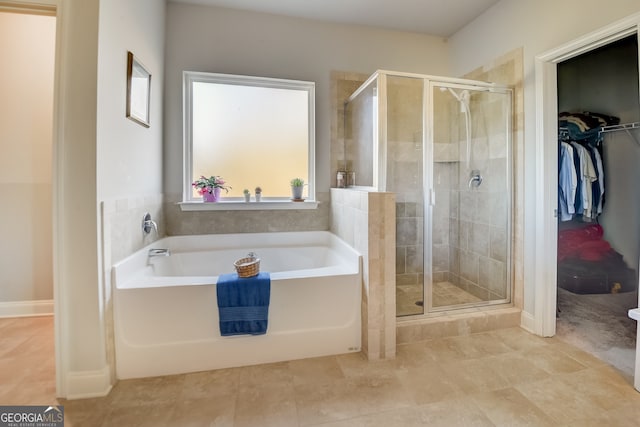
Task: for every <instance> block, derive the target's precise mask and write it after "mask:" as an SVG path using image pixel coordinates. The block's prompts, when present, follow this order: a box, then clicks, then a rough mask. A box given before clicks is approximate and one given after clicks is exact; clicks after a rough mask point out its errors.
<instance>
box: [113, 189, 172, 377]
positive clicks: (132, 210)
mask: <svg viewBox="0 0 640 427" xmlns="http://www.w3.org/2000/svg"><path fill="white" fill-rule="evenodd" d="M147 212H148V213H149V214H151V219H152V220H154V221H155V222H156V223H157V224H158V232H157V233H156V232H155V231H152V232H151V233H149V234H144V233H143V232H142V217H143V215H144V214H145V213H147ZM101 214H102V236H101V238H102V262H103V271H104V277H103V281H102V283H103V286H104V289H103V295H104V299H103V301H104V303H103V304H104V305H103V307H102V310H104V313H105V327H106V334H105V335H106V337H107V343H106V345H107V349H106V350H107V362H108V363H109V366H110V367H111V373H112V376H113V378H112V381H114V382H115V380H116V378H115V373H116V369H115V349H114V339H113V300H112V297H111V295H112V288H111V286H112V283H111V266H112V265H113V264H115V263H117V262H118V261H121V260H122V259H124V258H126V257H127V256H129V255H131V254H132V253H134V252H137V251H138V250H140V249H142V248H143V247H145V246H147V245H149V244H151V243H153V242H155V241H156V240H158V239H160V238H162V237H164V236H165V230H166V224H165V218H164V212H163V197H162V195H161V194H156V195H150V196H142V197H131V198H127V199H117V200H105V201H103V202H102V211H101Z"/></svg>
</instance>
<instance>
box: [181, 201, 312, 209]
mask: <svg viewBox="0 0 640 427" xmlns="http://www.w3.org/2000/svg"><path fill="white" fill-rule="evenodd" d="M178 205H180V209H181V210H183V211H277V210H305V209H316V208H317V207H318V202H317V201H313V200H305V201H304V202H292V201H288V200H277V201H275V200H269V201H261V202H253V201H252V202H240V201H238V202H231V201H229V202H225V201H222V202H215V203H205V202H200V201H197V202H180V203H178Z"/></svg>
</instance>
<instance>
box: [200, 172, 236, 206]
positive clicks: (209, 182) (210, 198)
mask: <svg viewBox="0 0 640 427" xmlns="http://www.w3.org/2000/svg"><path fill="white" fill-rule="evenodd" d="M225 184H226V183H225V180H224V179H222V177H221V176H217V175H212V176H210V177H209V178H207V177H205V176H204V175H202V176H200V178H198V179H196V180H195V181H193V182H192V183H191V185H192V186H193V188H195V189H196V191H197V192H198V194H200V195H201V196H202V200H203V201H204V202H217V201H218V200H220V192H221V190H224V191H225V192H227V193H228V192H229V189H230V188H231V187H230V186H228V185H225Z"/></svg>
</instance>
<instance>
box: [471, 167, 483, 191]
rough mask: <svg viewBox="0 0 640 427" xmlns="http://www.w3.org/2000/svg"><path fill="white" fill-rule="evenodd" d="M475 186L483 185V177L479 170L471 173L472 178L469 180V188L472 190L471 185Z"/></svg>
mask: <svg viewBox="0 0 640 427" xmlns="http://www.w3.org/2000/svg"><path fill="white" fill-rule="evenodd" d="M473 183H475V184H474V186H475V187H476V188H477V187H480V185H481V184H482V175H480V171H478V170H473V171H471V178H469V188H471V185H472V184H473Z"/></svg>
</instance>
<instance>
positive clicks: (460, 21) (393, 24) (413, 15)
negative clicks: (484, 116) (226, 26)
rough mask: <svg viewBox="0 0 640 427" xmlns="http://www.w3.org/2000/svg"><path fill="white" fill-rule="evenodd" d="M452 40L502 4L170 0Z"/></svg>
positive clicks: (489, 0) (478, 0)
mask: <svg viewBox="0 0 640 427" xmlns="http://www.w3.org/2000/svg"><path fill="white" fill-rule="evenodd" d="M169 1H171V2H174V3H192V4H202V5H209V6H219V7H227V8H232V9H241V10H250V11H255V12H264V13H273V14H277V15H285V16H293V17H298V18H307V19H315V20H318V21H325V22H335V23H342V24H355V25H367V26H372V27H378V28H387V29H392V30H400V31H411V32H419V33H425V34H431V35H434V36H440V37H449V36H451V35H452V34H454V33H455V32H456V31H458V30H459V29H461V28H462V27H464V26H465V25H466V24H468V23H469V22H471V21H473V20H474V19H475V18H476V17H478V16H479V15H481V14H482V13H483V12H484V11H485V10H487V9H489V8H490V7H491V6H493V5H494V4H496V3H497V2H498V1H499V0H169Z"/></svg>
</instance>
